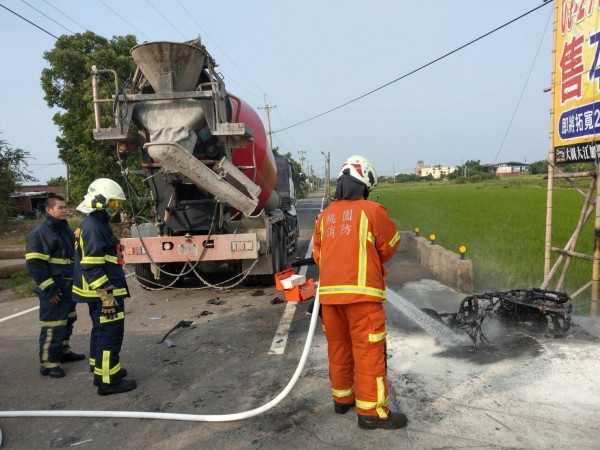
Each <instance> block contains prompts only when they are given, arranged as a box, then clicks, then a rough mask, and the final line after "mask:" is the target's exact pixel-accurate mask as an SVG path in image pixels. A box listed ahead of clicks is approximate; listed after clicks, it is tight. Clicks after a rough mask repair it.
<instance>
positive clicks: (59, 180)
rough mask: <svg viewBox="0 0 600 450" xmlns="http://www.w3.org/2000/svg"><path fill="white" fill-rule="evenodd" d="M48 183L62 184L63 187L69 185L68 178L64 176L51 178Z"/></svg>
mask: <svg viewBox="0 0 600 450" xmlns="http://www.w3.org/2000/svg"><path fill="white" fill-rule="evenodd" d="M46 184H47V185H48V186H60V187H62V188H66V187H67V179H66V178H65V177H63V176H60V177H53V178H50V179H49V180H48V181H47V182H46Z"/></svg>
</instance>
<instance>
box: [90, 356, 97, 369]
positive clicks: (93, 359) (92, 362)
mask: <svg viewBox="0 0 600 450" xmlns="http://www.w3.org/2000/svg"><path fill="white" fill-rule="evenodd" d="M95 365H96V358H90V366H92V367H94V366H95Z"/></svg>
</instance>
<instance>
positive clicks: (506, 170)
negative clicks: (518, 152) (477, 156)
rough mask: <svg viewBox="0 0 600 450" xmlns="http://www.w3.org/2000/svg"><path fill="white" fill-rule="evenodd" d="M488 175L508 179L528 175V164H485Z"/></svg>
mask: <svg viewBox="0 0 600 450" xmlns="http://www.w3.org/2000/svg"><path fill="white" fill-rule="evenodd" d="M486 166H487V167H488V168H489V169H488V170H489V171H490V173H493V174H495V175H498V176H499V177H510V176H516V175H523V174H526V173H529V164H525V163H520V162H506V163H499V164H486Z"/></svg>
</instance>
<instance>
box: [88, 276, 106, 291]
mask: <svg viewBox="0 0 600 450" xmlns="http://www.w3.org/2000/svg"><path fill="white" fill-rule="evenodd" d="M104 283H108V277H107V276H106V275H102V276H101V277H100V278H98V279H97V280H94V281H92V282H91V283H90V285H89V286H90V289H93V290H96V289H98V288H99V287H100V286H102V285H103V284H104Z"/></svg>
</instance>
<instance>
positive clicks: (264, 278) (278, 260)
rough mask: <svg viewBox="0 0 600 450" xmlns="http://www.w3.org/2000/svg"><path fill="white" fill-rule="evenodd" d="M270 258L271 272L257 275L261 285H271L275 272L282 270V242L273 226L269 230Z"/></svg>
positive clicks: (276, 228) (277, 229) (273, 282)
mask: <svg viewBox="0 0 600 450" xmlns="http://www.w3.org/2000/svg"><path fill="white" fill-rule="evenodd" d="M271 243H272V245H271V260H272V263H273V273H271V274H270V275H269V274H267V275H259V277H260V284H262V285H263V286H273V285H274V284H275V274H276V273H278V272H281V271H282V270H283V267H282V262H283V255H282V253H285V252H284V243H282V239H281V235H280V233H279V228H278V227H273V230H272V231H271Z"/></svg>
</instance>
